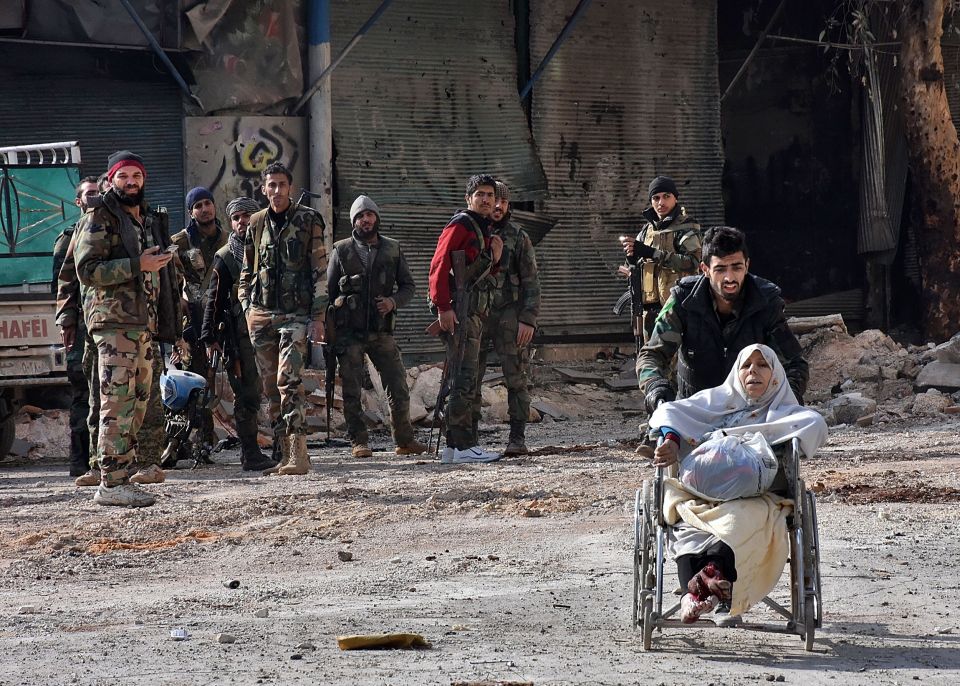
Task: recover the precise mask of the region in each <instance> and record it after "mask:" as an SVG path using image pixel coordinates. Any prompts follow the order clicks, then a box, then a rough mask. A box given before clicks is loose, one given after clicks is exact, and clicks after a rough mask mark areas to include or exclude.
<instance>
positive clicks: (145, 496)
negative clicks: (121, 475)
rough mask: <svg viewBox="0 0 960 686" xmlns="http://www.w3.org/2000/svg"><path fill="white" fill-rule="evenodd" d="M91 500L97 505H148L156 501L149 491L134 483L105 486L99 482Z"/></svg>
mask: <svg viewBox="0 0 960 686" xmlns="http://www.w3.org/2000/svg"><path fill="white" fill-rule="evenodd" d="M93 502H95V503H97V504H98V505H117V506H119V507H149V506H150V505H153V504H154V503H155V502H157V499H156V498H154V497H153V496H152V495H150V494H149V493H146V492H144V491H142V490H141V489H140V487H139V486H137V485H136V484H120V485H119V486H114V487H113V488H107V487H106V486H105V485H103V484H100V488H98V489H97V493H96V495H94V496H93Z"/></svg>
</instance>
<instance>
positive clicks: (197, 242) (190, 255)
mask: <svg viewBox="0 0 960 686" xmlns="http://www.w3.org/2000/svg"><path fill="white" fill-rule="evenodd" d="M229 237H230V235H229V234H228V233H227V232H226V231H225V230H224V229H223V227H222V226H220V220H217V233H215V234H214V235H213V236H212V237H210V238H207V237H206V236H204V235H203V234H202V233H200V227H199V226H197V223H196V222H195V221H192V222H190V225H189V226H187V228H185V229H184V230H183V231H179V232H178V233H176V234H174V235H173V236H172V237H171V238H170V240H171V241H172V242H173V243H175V244H176V246H177V247H178V249H179V250H178V252H177V256H178V257H179V258H180V263H181V264H182V265H183V278H184V280H185V281H186V287H185V288H184V292H185V293H186V295H187V302H189V303H190V304H191V305H199V304H201V303H202V302H203V298H204V294H205V293H206V292H207V286H208V285H209V284H210V275H211V274H212V273H213V258H214V256H215V255H216V254H217V251H218V250H219V249H220V248H222V247H223V246H225V245H226V244H227V239H228V238H229Z"/></svg>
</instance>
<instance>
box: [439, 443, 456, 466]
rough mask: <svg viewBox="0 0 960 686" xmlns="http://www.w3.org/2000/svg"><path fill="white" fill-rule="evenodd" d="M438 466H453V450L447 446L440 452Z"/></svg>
mask: <svg viewBox="0 0 960 686" xmlns="http://www.w3.org/2000/svg"><path fill="white" fill-rule="evenodd" d="M440 464H453V448H451V447H450V446H449V445H448V446H447V447H445V448H444V449H443V450H441V451H440Z"/></svg>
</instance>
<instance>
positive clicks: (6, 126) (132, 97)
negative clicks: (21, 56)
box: [0, 77, 184, 231]
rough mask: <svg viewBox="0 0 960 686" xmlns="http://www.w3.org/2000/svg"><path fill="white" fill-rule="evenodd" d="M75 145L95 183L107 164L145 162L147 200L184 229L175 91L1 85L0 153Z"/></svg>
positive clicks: (52, 82)
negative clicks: (120, 156) (119, 159)
mask: <svg viewBox="0 0 960 686" xmlns="http://www.w3.org/2000/svg"><path fill="white" fill-rule="evenodd" d="M62 140H76V141H79V142H80V153H81V157H82V171H83V173H84V174H85V175H93V176H99V175H100V174H102V173H103V172H105V171H106V165H107V157H108V156H109V155H110V154H111V153H113V152H115V151H117V150H123V149H129V150H132V151H134V152H135V153H137V154H139V155H140V156H142V157H143V159H144V161H145V163H146V165H145V166H146V169H147V199H148V200H149V202H150V204H151V205H153V206H164V207H166V208H167V211H168V212H169V213H170V227H171V229H172V230H175V231H176V230H179V229H180V228H181V227H182V226H183V216H184V208H183V198H184V190H183V112H182V108H181V105H180V91H179V90H178V89H177V87H176V86H175V85H173V84H172V83H168V82H166V81H164V82H156V83H151V82H141V81H112V80H106V79H93V78H91V79H85V78H80V77H73V78H59V77H58V78H52V77H47V78H44V79H43V81H42V83H39V82H38V81H37V78H36V77H19V78H13V77H11V78H8V79H3V80H0V146H5V145H23V144H26V143H49V142H52V141H62Z"/></svg>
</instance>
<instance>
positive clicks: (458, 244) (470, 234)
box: [430, 214, 499, 312]
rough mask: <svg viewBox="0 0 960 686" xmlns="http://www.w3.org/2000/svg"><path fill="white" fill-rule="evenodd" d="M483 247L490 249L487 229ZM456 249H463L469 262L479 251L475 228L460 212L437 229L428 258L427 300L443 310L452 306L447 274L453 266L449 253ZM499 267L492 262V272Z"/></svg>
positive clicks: (449, 280) (449, 278)
mask: <svg viewBox="0 0 960 686" xmlns="http://www.w3.org/2000/svg"><path fill="white" fill-rule="evenodd" d="M483 249H484V250H489V249H490V236H489V235H486V232H485V235H484V239H483ZM457 250H463V252H464V254H465V256H466V258H467V264H472V263H473V262H474V260H476V259H477V257H478V256H479V255H480V248H479V246H478V245H477V234H476V232H475V231H474V230H473V227H472V226H470V224H469V221H468V220H467V219H465V218H463V217H460V216H459V214H458V215H456V216H454V218H453V219H451V220H450V223H449V224H447V225H446V226H445V227H444V228H443V231H442V232H440V238H439V240H437V250H436V252H434V253H433V259H432V260H430V300H431V302H433V304H434V305H436V307H437V310H438V311H440V312H446V311H447V310H450V309H452V308H453V304H452V298H453V294H452V293H451V276H450V270H451V269H452V268H453V260H452V258H451V254H452V253H453V252H455V251H457ZM498 268H499V265H494V268H493V269H491V273H494V272H496V271H497V270H498Z"/></svg>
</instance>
